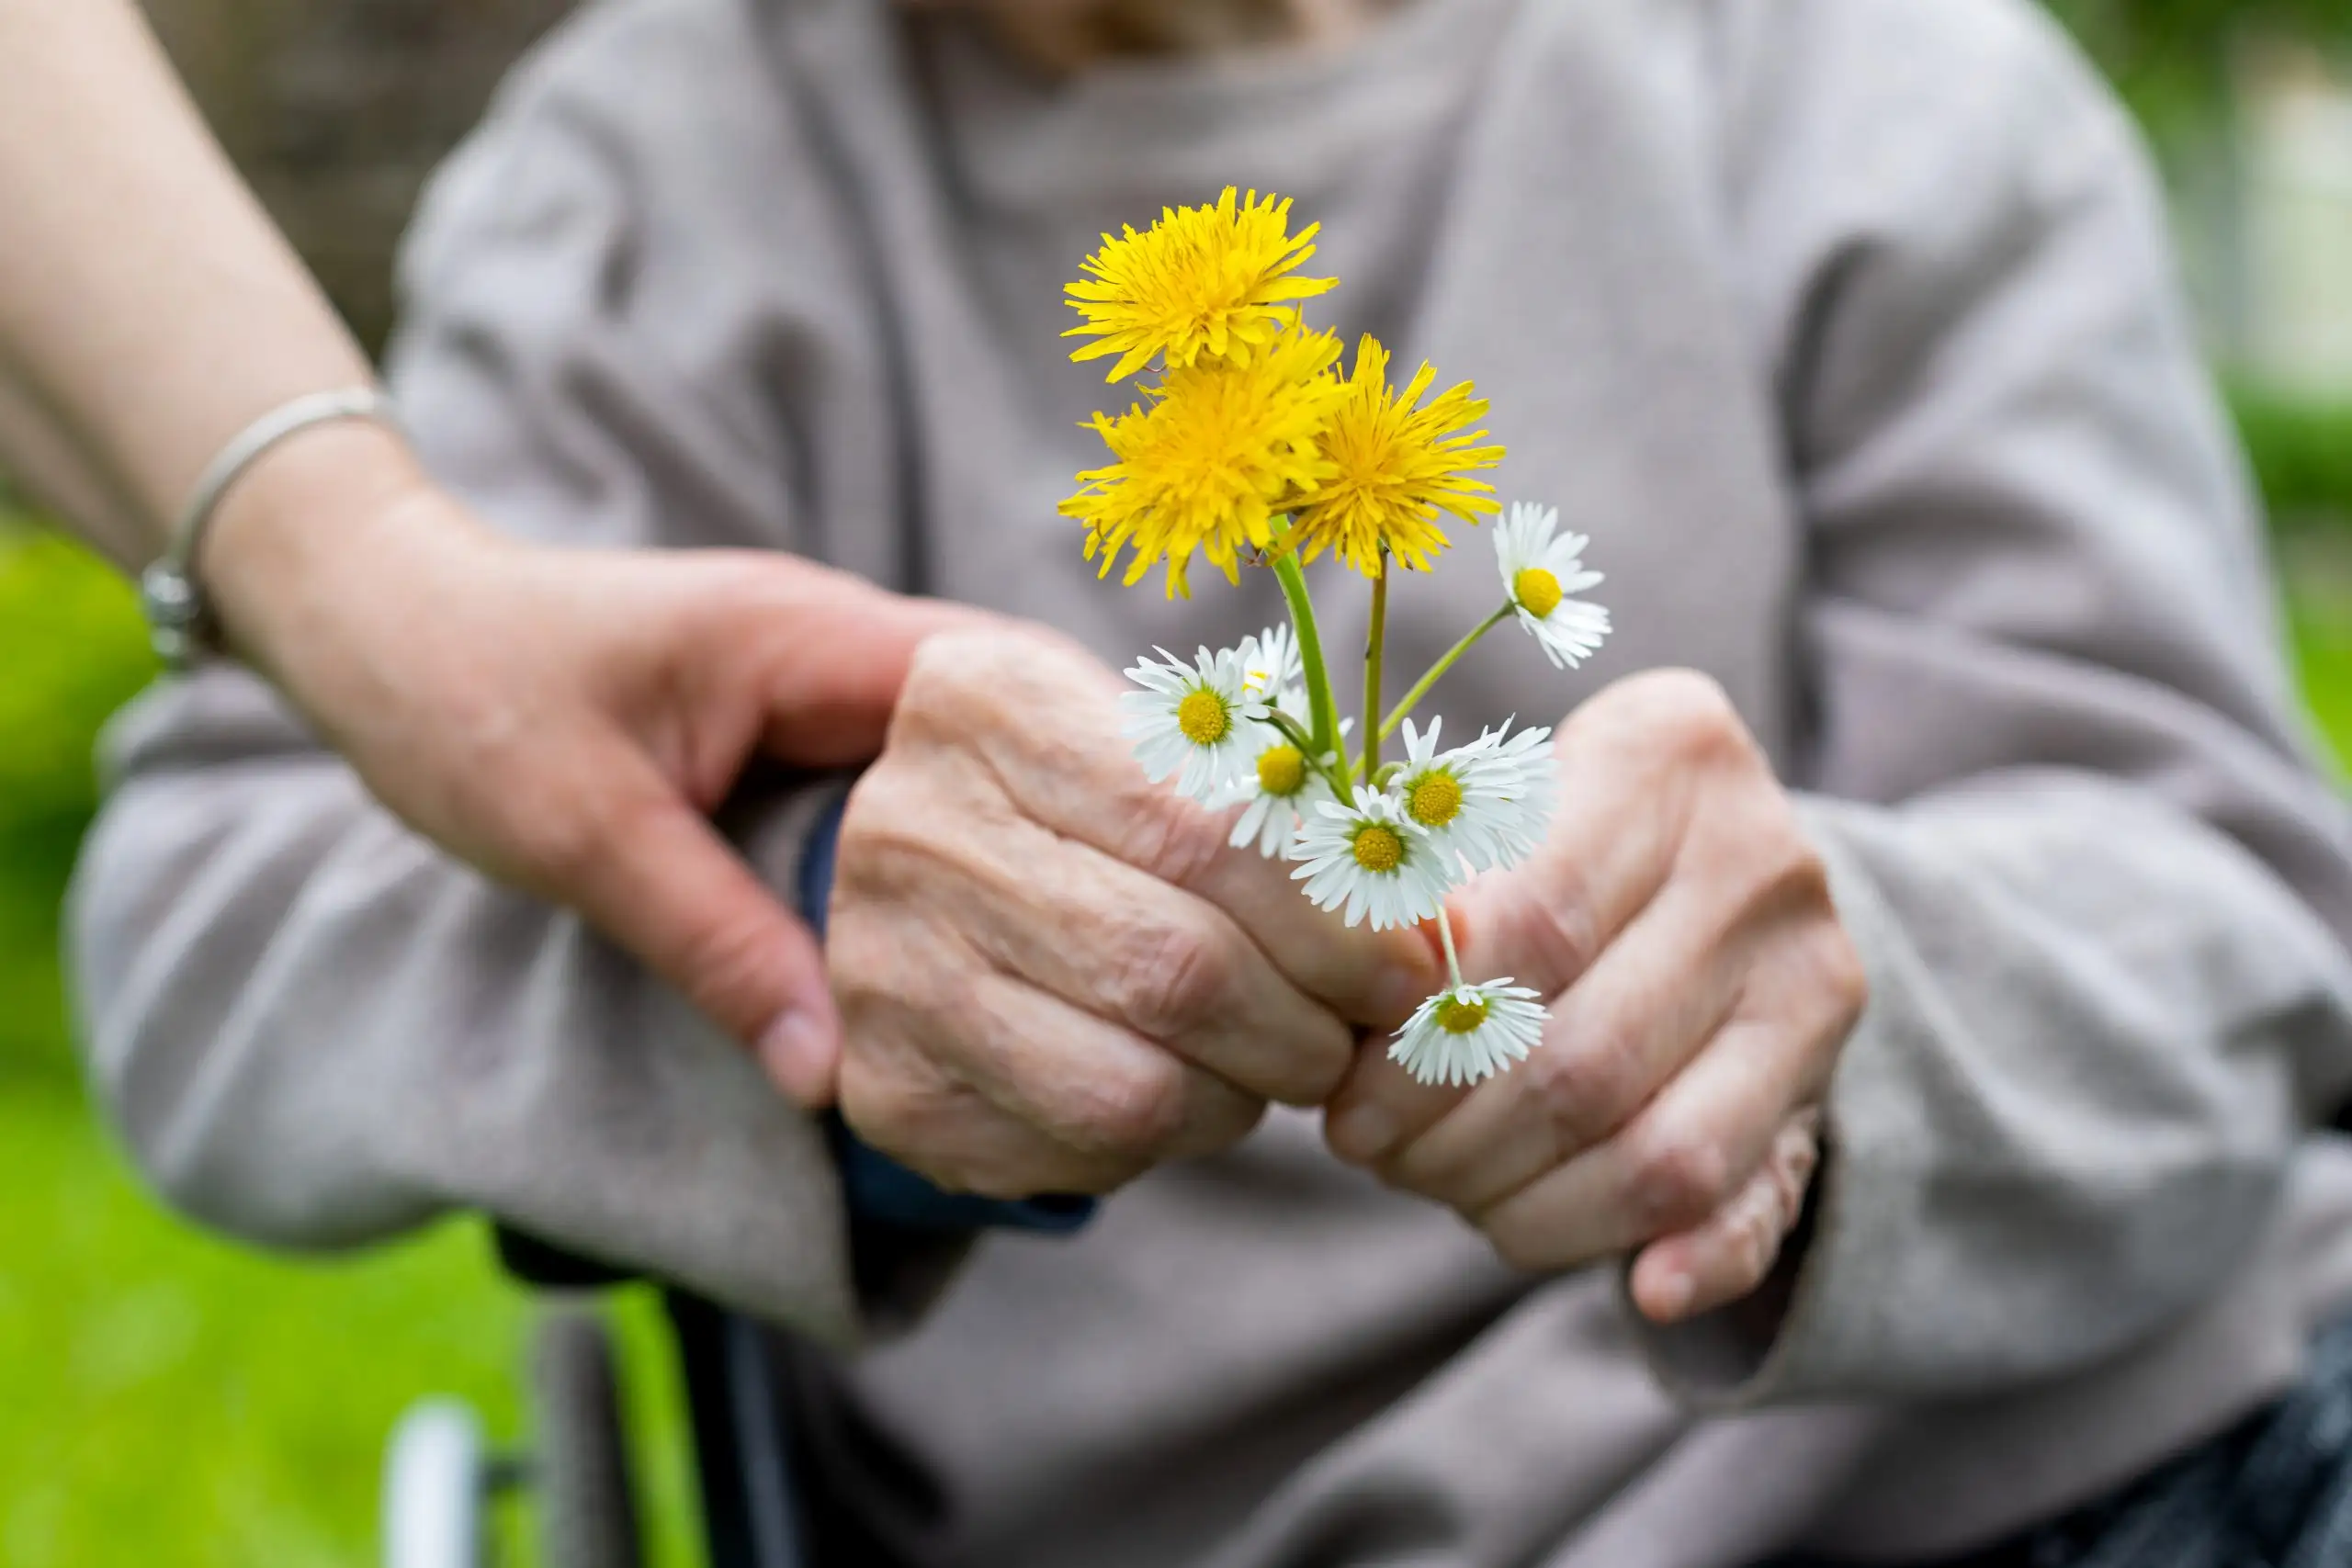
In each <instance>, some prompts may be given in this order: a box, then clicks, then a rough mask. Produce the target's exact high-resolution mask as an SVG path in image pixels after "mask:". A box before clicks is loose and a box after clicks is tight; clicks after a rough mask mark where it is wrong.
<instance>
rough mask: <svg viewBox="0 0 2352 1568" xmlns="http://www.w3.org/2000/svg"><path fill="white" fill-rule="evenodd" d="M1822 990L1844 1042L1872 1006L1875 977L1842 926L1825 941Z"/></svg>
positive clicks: (1834, 1027) (1834, 927) (1831, 1019)
mask: <svg viewBox="0 0 2352 1568" xmlns="http://www.w3.org/2000/svg"><path fill="white" fill-rule="evenodd" d="M1819 963H1820V967H1821V990H1822V995H1823V997H1824V998H1826V1001H1827V1003H1828V1007H1829V1014H1830V1016H1829V1023H1830V1028H1831V1031H1832V1032H1834V1033H1835V1034H1836V1035H1837V1036H1838V1038H1840V1039H1842V1038H1844V1037H1845V1035H1846V1034H1847V1033H1848V1032H1849V1031H1851V1030H1852V1029H1853V1027H1854V1025H1855V1024H1856V1023H1858V1022H1860V1020H1861V1016H1862V1010H1863V1009H1865V1008H1867V1007H1869V1006H1870V1000H1871V976H1870V971H1869V969H1868V968H1867V967H1866V966H1864V964H1863V963H1862V955H1861V952H1860V949H1858V948H1856V947H1855V945H1854V939H1853V938H1852V937H1851V936H1849V935H1848V934H1847V932H1846V928H1845V927H1844V926H1842V925H1838V924H1835V923H1833V924H1832V925H1831V927H1830V929H1829V931H1828V932H1827V934H1826V936H1825V937H1824V938H1823V940H1822V942H1821V956H1820V960H1819Z"/></svg>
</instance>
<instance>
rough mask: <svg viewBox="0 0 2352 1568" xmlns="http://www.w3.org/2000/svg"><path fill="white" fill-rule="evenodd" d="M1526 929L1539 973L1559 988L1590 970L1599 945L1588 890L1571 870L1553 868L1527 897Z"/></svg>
mask: <svg viewBox="0 0 2352 1568" xmlns="http://www.w3.org/2000/svg"><path fill="white" fill-rule="evenodd" d="M1526 897H1527V904H1526V908H1525V919H1526V922H1527V927H1526V929H1527V930H1528V932H1529V935H1530V937H1531V939H1532V942H1531V945H1532V948H1533V950H1534V953H1535V957H1536V962H1537V963H1538V964H1540V965H1541V966H1542V967H1541V968H1540V970H1539V973H1541V974H1542V975H1544V976H1546V977H1547V978H1549V979H1552V980H1554V981H1556V982H1557V983H1559V984H1561V985H1566V983H1567V982H1569V981H1571V980H1573V979H1575V978H1576V977H1577V976H1579V975H1581V974H1583V973H1584V972H1585V971H1586V970H1587V969H1589V968H1590V967H1592V964H1593V961H1594V960H1596V959H1598V958H1599V957H1600V949H1601V944H1602V938H1601V931H1600V916H1599V912H1598V910H1597V909H1596V908H1595V907H1594V902H1593V897H1592V894H1591V890H1590V888H1589V886H1588V885H1587V883H1586V882H1585V880H1584V878H1583V876H1582V875H1581V874H1579V873H1578V872H1577V870H1576V869H1575V868H1574V867H1572V866H1560V867H1557V868H1555V869H1554V870H1553V871H1552V873H1551V874H1550V875H1549V876H1548V877H1547V878H1546V880H1545V881H1544V884H1542V885H1540V886H1530V887H1529V889H1528V891H1527V894H1526Z"/></svg>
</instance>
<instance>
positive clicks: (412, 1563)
mask: <svg viewBox="0 0 2352 1568" xmlns="http://www.w3.org/2000/svg"><path fill="white" fill-rule="evenodd" d="M489 1472H490V1462H489V1458H488V1455H487V1452H486V1450H484V1449H483V1446H482V1438H481V1423H480V1422H479V1421H477V1420H476V1419H475V1418H474V1413H473V1412H472V1411H471V1410H469V1409H468V1408H467V1407H466V1406H465V1405H463V1404H458V1402H457V1401H456V1400H453V1399H435V1400H428V1401H426V1402H425V1403H424V1404H418V1405H416V1406H415V1407H414V1408H413V1409H411V1410H410V1411H409V1412H408V1414H407V1415H405V1416H401V1423H400V1425H399V1427H396V1428H394V1429H393V1432H392V1440H391V1447H390V1451H389V1453H388V1454H387V1455H386V1457H385V1461H384V1517H383V1549H384V1558H383V1562H384V1568H484V1564H485V1563H486V1562H488V1551H489V1541H490V1537H489V1533H488V1529H487V1519H486V1517H485V1513H486V1504H487V1501H488V1497H489V1493H490V1482H489Z"/></svg>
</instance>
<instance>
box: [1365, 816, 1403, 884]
mask: <svg viewBox="0 0 2352 1568" xmlns="http://www.w3.org/2000/svg"><path fill="white" fill-rule="evenodd" d="M1354 848H1355V856H1356V863H1357V864H1358V865H1360V866H1362V867H1363V868H1364V870H1366V871H1370V872H1385V871H1395V870H1396V869H1397V867H1398V866H1400V865H1402V864H1404V863H1405V840H1402V839H1400V838H1398V837H1397V830H1396V829H1393V828H1384V827H1382V826H1381V825H1380V824H1379V823H1377V822H1374V823H1373V824H1372V825H1371V826H1370V827H1368V828H1366V829H1363V831H1362V832H1360V833H1358V834H1357V835H1356V841H1355V845H1354Z"/></svg>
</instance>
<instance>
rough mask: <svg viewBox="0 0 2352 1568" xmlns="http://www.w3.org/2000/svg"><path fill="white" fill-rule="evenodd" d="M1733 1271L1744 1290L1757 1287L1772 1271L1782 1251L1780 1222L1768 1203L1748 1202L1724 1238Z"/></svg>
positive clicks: (1735, 1278)
mask: <svg viewBox="0 0 2352 1568" xmlns="http://www.w3.org/2000/svg"><path fill="white" fill-rule="evenodd" d="M1724 1240H1725V1247H1726V1257H1727V1258H1728V1260H1729V1262H1730V1265H1731V1269H1730V1271H1731V1273H1732V1275H1733V1277H1734V1280H1736V1284H1737V1286H1738V1287H1739V1289H1741V1290H1742V1291H1743V1292H1745V1291H1751V1290H1754V1289H1755V1288H1756V1287H1757V1286H1758V1284H1761V1283H1762V1282H1763V1280H1764V1276H1765V1275H1766V1274H1768V1273H1770V1272H1771V1269H1772V1260H1773V1259H1774V1258H1777V1257H1779V1256H1780V1252H1781V1226H1780V1225H1779V1224H1778V1223H1777V1221H1776V1217H1775V1216H1774V1215H1773V1213H1772V1212H1771V1210H1770V1206H1769V1205H1766V1204H1762V1203H1754V1204H1749V1205H1747V1206H1746V1208H1745V1209H1744V1211H1743V1212H1742V1213H1741V1214H1740V1215H1739V1217H1738V1219H1737V1220H1736V1222H1734V1224H1733V1225H1732V1227H1731V1233H1730V1235H1728V1236H1726V1237H1725V1238H1724Z"/></svg>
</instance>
